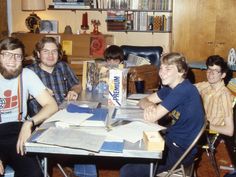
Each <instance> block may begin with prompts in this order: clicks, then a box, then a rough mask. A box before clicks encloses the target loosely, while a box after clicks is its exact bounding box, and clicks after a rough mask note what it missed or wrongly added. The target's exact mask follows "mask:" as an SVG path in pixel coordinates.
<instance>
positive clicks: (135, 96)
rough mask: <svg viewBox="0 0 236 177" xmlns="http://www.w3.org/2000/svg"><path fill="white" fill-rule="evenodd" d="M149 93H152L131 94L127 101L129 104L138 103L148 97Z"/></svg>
mask: <svg viewBox="0 0 236 177" xmlns="http://www.w3.org/2000/svg"><path fill="white" fill-rule="evenodd" d="M148 95H150V94H142V93H135V94H131V95H129V96H128V98H127V99H126V103H127V105H137V104H138V102H139V100H141V99H142V98H145V97H147V96H148Z"/></svg>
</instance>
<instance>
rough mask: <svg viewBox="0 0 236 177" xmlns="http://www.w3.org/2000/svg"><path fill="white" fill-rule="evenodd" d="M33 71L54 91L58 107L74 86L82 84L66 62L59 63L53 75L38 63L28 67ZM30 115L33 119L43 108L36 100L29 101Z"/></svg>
mask: <svg viewBox="0 0 236 177" xmlns="http://www.w3.org/2000/svg"><path fill="white" fill-rule="evenodd" d="M27 67H28V68H29V69H31V70H33V71H34V72H35V73H36V74H37V75H38V76H39V78H40V79H41V80H42V82H43V83H44V85H45V86H46V87H47V88H49V89H51V90H52V91H53V97H54V98H55V100H56V102H57V104H58V105H60V104H61V103H62V102H63V100H64V98H65V96H66V95H67V92H68V91H69V90H70V89H71V88H72V87H73V86H74V85H77V84H79V83H80V81H79V79H78V78H77V76H76V75H75V74H74V73H73V71H72V70H71V69H70V67H69V66H68V64H66V63H65V62H62V61H60V62H58V63H57V64H56V65H55V67H54V69H53V72H52V73H48V72H47V71H44V70H42V69H41V68H40V67H39V64H38V63H35V64H32V65H29V66H27ZM28 106H29V109H28V110H29V115H30V116H31V117H32V116H34V115H35V114H37V113H38V112H39V111H40V109H41V106H40V105H39V103H38V102H37V101H36V100H35V99H31V100H30V101H29V104H28Z"/></svg>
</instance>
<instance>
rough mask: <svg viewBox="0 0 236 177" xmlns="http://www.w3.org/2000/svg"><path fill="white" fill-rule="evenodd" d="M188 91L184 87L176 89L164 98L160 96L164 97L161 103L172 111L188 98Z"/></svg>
mask: <svg viewBox="0 0 236 177" xmlns="http://www.w3.org/2000/svg"><path fill="white" fill-rule="evenodd" d="M186 93H187V92H186V90H185V91H184V89H174V90H172V91H171V92H170V93H169V94H168V95H167V96H166V97H165V98H164V99H162V98H161V97H160V98H161V99H162V102H161V103H160V104H161V105H162V106H163V107H165V108H166V109H167V110H168V111H172V110H173V109H174V108H176V107H177V106H178V105H180V104H182V102H183V101H184V100H185V98H186Z"/></svg>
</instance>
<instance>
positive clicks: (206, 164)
mask: <svg viewBox="0 0 236 177" xmlns="http://www.w3.org/2000/svg"><path fill="white" fill-rule="evenodd" d="M216 159H217V162H218V165H221V166H232V165H231V161H230V158H229V155H228V153H227V151H226V147H225V144H224V142H221V143H220V144H219V145H218V147H217V152H216ZM112 162H113V161H111V163H110V164H112ZM105 166H110V167H109V169H105ZM115 166H117V167H118V166H121V165H120V164H116V165H115ZM98 168H99V177H119V168H115V169H114V167H113V168H112V166H111V165H109V164H105V165H102V166H99V167H98ZM66 171H67V172H68V174H71V173H72V169H71V168H66ZM227 172H229V171H227V170H220V173H221V177H223V176H224V175H225V174H226V173H227ZM197 176H198V177H216V175H215V174H214V170H213V168H212V166H211V164H210V161H209V159H208V156H207V154H206V152H204V153H203V155H202V159H201V161H200V163H199V167H198V169H197ZM52 177H63V175H62V173H61V172H60V171H59V169H58V168H53V175H52ZM68 177H74V176H73V175H69V176H68Z"/></svg>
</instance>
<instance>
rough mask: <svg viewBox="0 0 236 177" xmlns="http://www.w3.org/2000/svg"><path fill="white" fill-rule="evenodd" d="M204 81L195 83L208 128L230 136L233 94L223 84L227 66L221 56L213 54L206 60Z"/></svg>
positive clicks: (231, 130) (232, 126) (232, 129)
mask: <svg viewBox="0 0 236 177" xmlns="http://www.w3.org/2000/svg"><path fill="white" fill-rule="evenodd" d="M206 66H207V70H206V76H207V81H206V82H200V83H197V84H195V86H196V87H197V89H198V91H199V93H200V94H201V97H202V101H203V104H204V108H205V114H206V118H207V120H208V121H209V122H210V125H209V128H210V130H213V131H216V132H218V133H220V134H224V135H227V136H232V135H233V132H234V123H233V108H232V104H233V99H234V97H233V95H232V94H231V93H230V91H229V90H228V88H227V87H226V86H225V84H224V79H225V77H226V74H227V71H228V66H227V63H226V62H225V61H224V59H223V58H222V57H220V56H219V55H213V56H210V57H208V58H207V61H206Z"/></svg>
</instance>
